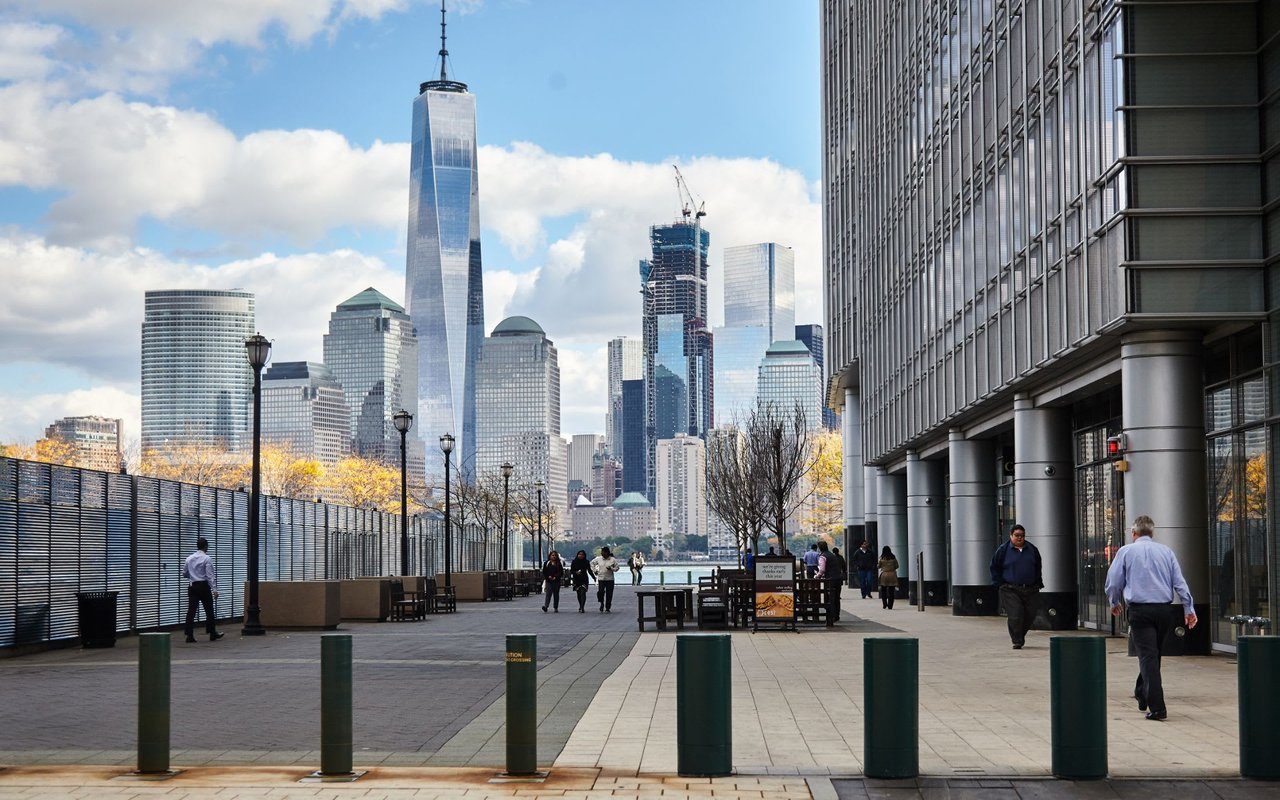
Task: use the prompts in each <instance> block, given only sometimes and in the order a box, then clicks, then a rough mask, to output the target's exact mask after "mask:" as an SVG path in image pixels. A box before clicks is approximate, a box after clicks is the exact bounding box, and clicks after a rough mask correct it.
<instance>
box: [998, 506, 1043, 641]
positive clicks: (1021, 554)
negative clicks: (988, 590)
mask: <svg viewBox="0 0 1280 800" xmlns="http://www.w3.org/2000/svg"><path fill="white" fill-rule="evenodd" d="M1040 567H1041V565H1040V551H1039V550H1037V549H1036V546H1035V545H1033V544H1032V543H1031V542H1028V541H1027V529H1026V528H1024V527H1022V526H1021V525H1014V526H1013V527H1012V528H1011V529H1010V530H1009V541H1007V542H1005V543H1004V544H1002V545H1000V546H999V547H997V548H996V552H995V555H993V556H992V557H991V584H992V585H993V586H995V587H997V588H998V589H999V590H1000V605H1001V607H1002V608H1004V613H1005V614H1007V615H1008V617H1009V639H1010V640H1012V642H1013V649H1014V650H1021V649H1022V645H1024V644H1026V641H1027V631H1029V630H1031V624H1032V623H1033V622H1035V618H1036V611H1037V609H1038V608H1039V606H1040V598H1039V594H1040V590H1041V589H1042V588H1043V587H1044V581H1043V580H1041V577H1040V575H1041V568H1040Z"/></svg>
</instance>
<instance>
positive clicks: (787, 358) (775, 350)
mask: <svg viewBox="0 0 1280 800" xmlns="http://www.w3.org/2000/svg"><path fill="white" fill-rule="evenodd" d="M759 376H760V377H759V384H758V385H757V387H756V396H757V401H758V402H759V404H760V407H761V408H770V407H771V408H772V409H773V411H774V413H775V414H779V415H783V417H784V418H785V417H786V416H789V415H791V414H792V413H793V412H794V411H795V409H797V408H798V409H800V411H801V412H802V413H803V414H804V415H805V424H806V425H807V426H808V429H809V431H810V432H812V431H816V430H818V429H820V428H821V427H822V406H823V402H822V373H821V372H819V371H818V364H817V362H815V361H814V360H813V356H812V355H811V354H810V353H809V348H807V347H805V346H804V342H799V341H795V340H791V341H786V342H774V343H773V344H771V345H769V349H768V350H767V351H766V352H765V354H764V358H763V359H762V360H761V361H760V371H759Z"/></svg>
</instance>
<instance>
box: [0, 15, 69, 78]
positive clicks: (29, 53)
mask: <svg viewBox="0 0 1280 800" xmlns="http://www.w3.org/2000/svg"><path fill="white" fill-rule="evenodd" d="M65 33H66V32H65V31H64V30H63V29H62V28H61V27H59V26H57V25H42V24H40V23H28V22H11V23H0V81H20V80H38V79H41V78H44V77H45V76H47V75H48V74H49V73H51V72H53V71H54V69H55V67H56V64H55V62H54V61H53V59H52V58H50V57H49V56H48V55H47V53H46V51H48V50H49V49H51V48H52V47H53V46H54V45H56V44H58V43H59V42H60V41H62V39H63V37H64V36H65Z"/></svg>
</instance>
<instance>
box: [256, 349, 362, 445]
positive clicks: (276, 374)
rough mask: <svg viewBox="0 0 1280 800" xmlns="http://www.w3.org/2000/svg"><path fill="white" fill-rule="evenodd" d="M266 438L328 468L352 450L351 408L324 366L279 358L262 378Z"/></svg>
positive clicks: (339, 387) (263, 431) (263, 437)
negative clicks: (280, 359)
mask: <svg viewBox="0 0 1280 800" xmlns="http://www.w3.org/2000/svg"><path fill="white" fill-rule="evenodd" d="M262 441H263V442H272V443H275V444H279V445H283V446H284V447H286V448H288V449H289V450H290V452H291V453H292V454H293V455H295V456H297V457H299V458H310V459H315V460H316V461H319V462H320V463H322V464H324V465H325V466H333V465H334V464H335V463H337V461H338V459H340V458H343V457H344V456H346V455H348V454H350V453H351V410H350V409H349V408H348V407H347V400H346V397H345V396H344V395H343V391H342V386H341V385H339V384H338V382H337V381H336V380H335V379H334V377H333V373H332V372H330V371H329V368H328V367H326V366H325V365H324V364H317V363H315V362H312V361H280V362H277V363H275V364H272V365H271V368H270V369H268V370H267V371H266V372H265V373H264V374H263V376H262Z"/></svg>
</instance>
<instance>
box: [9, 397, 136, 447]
mask: <svg viewBox="0 0 1280 800" xmlns="http://www.w3.org/2000/svg"><path fill="white" fill-rule="evenodd" d="M87 416H99V417H109V418H112V419H120V420H123V421H124V438H125V441H126V442H129V441H133V440H136V439H137V438H138V436H139V434H140V433H141V431H142V397H141V395H140V394H139V393H138V389H137V387H136V386H135V387H132V388H131V389H126V388H124V387H121V386H97V387H93V388H90V389H74V390H72V391H70V392H67V393H65V394H38V395H23V394H18V393H14V392H6V391H0V442H6V443H22V444H29V443H31V442H34V441H35V440H36V439H39V438H41V437H42V436H43V435H44V429H45V428H46V427H48V426H49V425H50V424H51V423H52V422H53V421H54V420H56V419H61V418H62V417H87Z"/></svg>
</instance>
